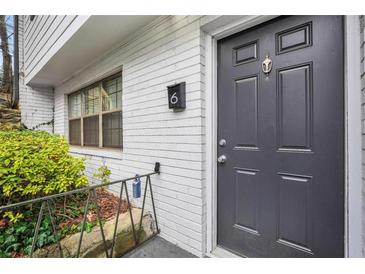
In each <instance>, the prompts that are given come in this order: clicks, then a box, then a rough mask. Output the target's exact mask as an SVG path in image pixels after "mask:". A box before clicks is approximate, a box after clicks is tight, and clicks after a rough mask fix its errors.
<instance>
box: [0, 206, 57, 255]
mask: <svg viewBox="0 0 365 274" xmlns="http://www.w3.org/2000/svg"><path fill="white" fill-rule="evenodd" d="M36 221H37V215H36V213H34V212H32V211H26V212H25V213H24V218H23V219H22V220H20V221H18V222H16V223H13V224H12V225H9V226H7V227H5V228H1V227H0V258H8V257H11V254H12V253H21V254H25V255H29V254H30V251H31V248H32V241H33V234H34V229H35V226H36ZM59 236H60V235H59ZM59 236H58V237H59ZM56 240H57V239H56V237H55V236H54V234H53V230H52V223H51V219H50V217H49V215H46V216H45V217H44V218H43V220H42V222H41V225H40V227H39V233H38V238H37V242H36V246H35V247H36V248H41V247H44V246H46V245H49V244H53V243H55V242H56Z"/></svg>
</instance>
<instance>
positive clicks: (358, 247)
mask: <svg viewBox="0 0 365 274" xmlns="http://www.w3.org/2000/svg"><path fill="white" fill-rule="evenodd" d="M275 17H278V16H269V15H258V16H257V15H250V16H248V15H246V16H214V18H211V19H207V20H206V22H202V25H201V29H202V31H203V34H204V41H205V61H206V63H205V77H206V88H205V92H206V97H205V100H206V131H205V133H206V134H205V136H206V144H205V146H206V179H205V180H206V182H205V184H206V195H205V199H206V213H207V215H206V216H207V217H206V218H207V219H206V223H207V226H206V231H207V232H206V255H207V256H215V255H214V253H215V250H217V249H218V250H219V249H221V248H220V247H217V183H218V182H217V129H218V127H217V124H218V120H217V118H218V115H217V101H218V100H217V79H218V78H217V41H218V40H219V39H222V38H224V37H227V36H230V35H232V34H234V33H237V32H240V31H242V30H245V29H248V28H251V27H253V26H256V25H259V24H261V23H263V22H266V21H269V20H271V19H273V18H275ZM343 42H344V59H345V60H344V66H345V67H344V83H345V84H344V104H345V106H344V119H345V128H344V130H345V133H344V134H345V135H344V136H345V157H344V158H345V178H344V183H345V199H344V202H345V204H344V208H345V218H344V228H345V230H344V231H345V235H344V248H345V250H344V254H345V257H362V191H361V189H362V186H361V185H362V170H361V169H362V164H361V161H362V160H361V159H362V158H361V147H362V141H361V80H360V79H361V78H360V22H359V17H358V16H344V41H343ZM349 94H351V96H349ZM349 140H351V142H349ZM229 254H230V253H229V252H226V253H225V256H229ZM232 256H233V254H232Z"/></svg>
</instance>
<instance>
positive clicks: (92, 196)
mask: <svg viewBox="0 0 365 274" xmlns="http://www.w3.org/2000/svg"><path fill="white" fill-rule="evenodd" d="M156 174H158V175H159V174H160V163H158V162H156V163H155V168H154V171H153V172H151V173H147V174H144V175H140V176H139V178H140V179H142V178H145V188H144V194H143V202H142V211H141V216H140V220H139V224H138V233H137V232H136V229H135V222H134V220H133V215H132V210H131V209H132V205H131V203H130V199H129V193H128V188H127V182H128V181H132V180H134V179H135V177H130V178H126V179H122V180H116V181H113V182H107V183H103V184H94V185H90V186H87V187H83V188H79V189H75V190H71V191H67V192H63V193H58V194H53V195H49V196H44V197H40V198H35V199H31V200H27V201H22V202H19V203H14V204H10V205H5V206H0V213H1V212H5V211H8V210H14V209H16V208H20V207H23V206H27V205H33V204H35V203H41V207H40V210H39V213H38V218H37V223H36V226H35V229H34V234H33V240H32V247H31V251H30V255H29V257H33V253H34V251H35V246H36V242H37V237H38V233H39V230H40V225H41V222H42V219H43V216H44V211H45V210H47V211H48V214H49V217H50V221H51V225H52V230H53V235H54V237H55V239H56V242H57V248H58V249H59V254H60V257H61V258H63V257H64V254H63V250H62V246H61V243H60V240H61V239H60V237H59V235H58V233H57V226H56V222H55V218H54V216H53V215H54V211H53V209H54V205H52V201H54V200H55V199H56V198H61V197H67V196H70V195H73V194H77V193H82V192H87V193H88V195H87V199H86V202H85V209H84V214H83V217H82V226H81V232H80V238H79V241H78V247H77V253H76V258H78V257H79V256H80V250H81V245H82V240H83V236H84V230H85V229H84V228H85V224H86V220H87V213H88V210H89V207H90V202H93V203H94V206H95V209H96V216H97V222H98V224H99V227H100V231H101V237H102V241H103V245H104V251H105V256H106V257H107V258H112V257H113V250H114V247H115V242H116V236H117V228H118V222H119V215H120V208H121V203H122V200H123V192H124V191H125V194H126V200H127V201H126V202H127V206H128V211H129V216H130V221H131V226H132V233H133V239H134V246H133V248H136V247H137V246H138V245H139V244H140V243H141V242H140V235H141V233H140V232H141V229H142V221H143V214H144V210H145V204H146V196H147V188H149V190H150V198H151V203H152V209H153V217H154V224H155V231H153V234H152V235H151V236H150V238H152V237H154V236H156V235H157V234H159V233H160V229H159V227H158V221H157V215H156V208H155V202H154V198H153V191H152V183H151V176H152V175H156ZM118 184H120V192H119V201H118V208H117V212H116V218H115V225H114V233H113V238H112V242H111V245H110V246H108V245H107V242H106V239H105V235H104V230H103V223H102V220H101V217H100V210H99V207H98V204H97V193H96V189H98V188H102V187H107V186H111V185H118ZM147 240H148V239H147Z"/></svg>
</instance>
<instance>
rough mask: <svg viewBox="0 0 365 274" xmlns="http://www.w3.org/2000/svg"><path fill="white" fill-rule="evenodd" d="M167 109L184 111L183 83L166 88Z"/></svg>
mask: <svg viewBox="0 0 365 274" xmlns="http://www.w3.org/2000/svg"><path fill="white" fill-rule="evenodd" d="M167 93H168V96H167V97H168V99H169V109H173V110H183V109H185V82H182V83H179V84H175V85H171V86H168V87H167Z"/></svg>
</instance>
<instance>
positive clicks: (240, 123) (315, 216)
mask: <svg viewBox="0 0 365 274" xmlns="http://www.w3.org/2000/svg"><path fill="white" fill-rule="evenodd" d="M266 55H268V58H267V59H266V61H267V65H266V66H264V68H266V69H269V68H270V64H269V60H271V61H272V63H271V65H272V70H271V71H270V72H269V73H264V72H263V67H262V62H263V61H265V57H266ZM343 86H344V83H343V26H342V17H340V16H292V17H285V18H279V19H276V20H273V21H270V22H268V23H265V24H263V25H260V26H258V27H256V28H254V29H249V30H247V31H244V32H242V33H238V34H235V35H233V36H230V37H227V38H225V39H223V40H219V41H218V141H219V140H221V139H225V141H226V144H225V145H224V142H223V141H222V143H221V145H218V156H221V155H225V156H226V161H225V162H224V163H218V245H220V246H223V247H225V248H227V249H230V250H232V251H234V252H237V253H240V254H243V255H246V256H249V257H343V255H344V110H343V109H344V106H343V104H344V99H343V97H344V92H343ZM219 160H222V161H224V159H222V157H221V158H219Z"/></svg>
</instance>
